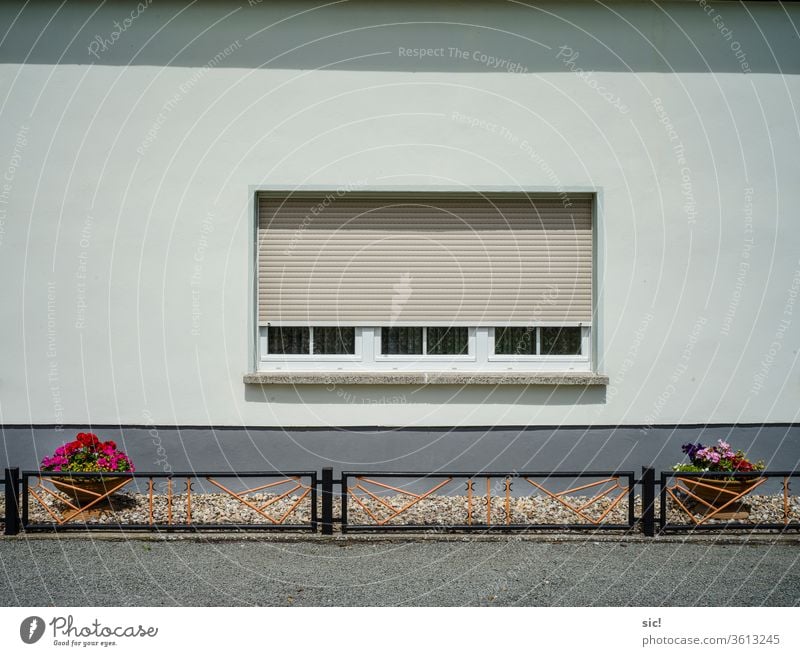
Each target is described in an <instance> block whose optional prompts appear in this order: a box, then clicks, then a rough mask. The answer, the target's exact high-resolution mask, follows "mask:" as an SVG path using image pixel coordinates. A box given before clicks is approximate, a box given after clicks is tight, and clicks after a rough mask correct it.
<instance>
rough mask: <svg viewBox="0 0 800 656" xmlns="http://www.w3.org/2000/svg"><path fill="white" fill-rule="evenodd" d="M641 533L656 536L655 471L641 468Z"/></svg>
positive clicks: (649, 468) (650, 468)
mask: <svg viewBox="0 0 800 656" xmlns="http://www.w3.org/2000/svg"><path fill="white" fill-rule="evenodd" d="M642 531H644V534H645V535H646V536H647V537H650V538H652V537H655V534H656V470H655V469H653V468H652V467H642Z"/></svg>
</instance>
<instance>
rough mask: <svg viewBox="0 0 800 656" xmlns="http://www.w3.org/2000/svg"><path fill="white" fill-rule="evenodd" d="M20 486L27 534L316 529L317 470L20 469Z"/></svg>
mask: <svg viewBox="0 0 800 656" xmlns="http://www.w3.org/2000/svg"><path fill="white" fill-rule="evenodd" d="M20 484H21V489H22V499H21V500H22V503H21V522H20V527H21V528H22V529H23V530H25V531H43V530H44V531H68V530H86V529H91V530H99V531H102V530H121V529H122V530H126V531H204V530H206V531H209V530H211V531H221V530H242V531H248V530H250V531H274V530H283V531H287V530H288V531H310V532H312V533H315V532H316V531H317V524H318V517H317V488H318V483H317V474H316V472H274V471H269V472H233V473H232V472H175V473H171V474H165V473H163V472H136V473H124V474H114V475H110V476H108V475H107V476H102V477H98V476H97V475H96V474H75V473H55V472H46V473H45V472H38V471H25V472H22V476H21V479H20ZM120 493H123V494H120Z"/></svg>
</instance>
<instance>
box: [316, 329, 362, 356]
mask: <svg viewBox="0 0 800 656" xmlns="http://www.w3.org/2000/svg"><path fill="white" fill-rule="evenodd" d="M355 352H356V329H355V328H335V327H327V326H326V327H320V326H316V327H315V328H314V354H315V355H316V354H320V355H353V354H354V353H355Z"/></svg>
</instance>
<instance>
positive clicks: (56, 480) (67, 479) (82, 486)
mask: <svg viewBox="0 0 800 656" xmlns="http://www.w3.org/2000/svg"><path fill="white" fill-rule="evenodd" d="M130 480H132V479H131V478H130V477H128V476H114V475H108V474H98V475H97V476H96V477H95V476H92V477H91V478H90V477H86V478H84V477H82V476H81V477H73V476H60V477H55V476H54V477H53V478H51V479H50V481H51V482H52V483H53V485H54V486H55V487H56V489H57V490H59V491H60V492H63V493H64V494H66V495H67V497H68V498H69V500H70V502H71V503H76V502H77V504H78V505H80V506H84V505H86V504H89V503H91V502H92V501H95V500H96V499H97V498H98V496H97V495H102V494H106V493H107V492H108V491H109V490H113V489H114V488H116V487H117V486H119V485H120V484H121V483H122V482H123V481H130ZM76 488H78V489H76Z"/></svg>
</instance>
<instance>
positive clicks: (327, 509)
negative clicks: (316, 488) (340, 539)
mask: <svg viewBox="0 0 800 656" xmlns="http://www.w3.org/2000/svg"><path fill="white" fill-rule="evenodd" d="M322 535H333V467H323V468H322Z"/></svg>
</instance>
